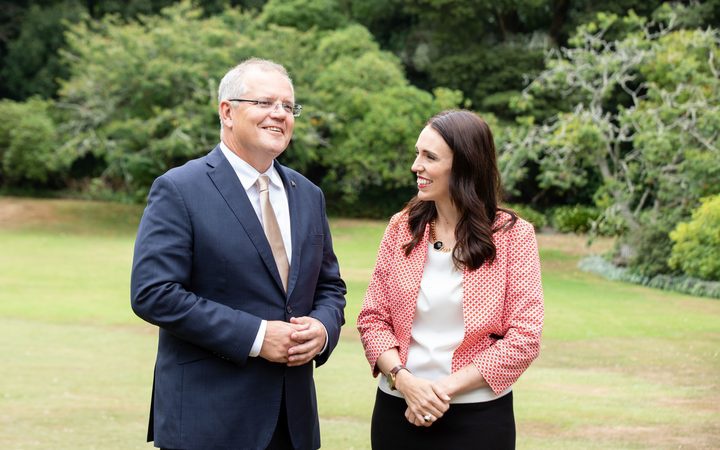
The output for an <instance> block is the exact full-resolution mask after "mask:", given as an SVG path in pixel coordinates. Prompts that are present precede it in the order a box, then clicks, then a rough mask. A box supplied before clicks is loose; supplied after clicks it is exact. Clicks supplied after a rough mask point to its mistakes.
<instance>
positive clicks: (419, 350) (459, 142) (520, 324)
mask: <svg viewBox="0 0 720 450" xmlns="http://www.w3.org/2000/svg"><path fill="white" fill-rule="evenodd" d="M415 153H416V155H417V156H416V158H415V162H414V163H413V165H412V171H413V172H414V173H415V174H416V175H417V186H418V192H417V195H416V196H415V197H414V198H413V199H412V200H410V202H409V203H408V205H407V206H406V207H405V209H403V210H402V211H401V212H399V213H398V214H396V215H395V216H393V218H392V219H391V220H390V223H389V225H388V227H387V229H386V230H385V235H384V236H383V239H382V242H381V244H380V250H379V252H378V258H377V262H376V265H375V270H374V272H373V275H372V279H371V282H370V285H369V287H368V290H367V293H366V295H365V300H364V302H363V307H362V310H361V311H360V315H359V317H358V330H359V331H360V335H361V338H362V343H363V346H364V347H365V354H366V356H367V359H368V361H369V362H370V366H371V368H372V370H373V376H377V375H378V374H379V373H382V374H384V375H385V376H384V377H381V378H380V382H379V386H378V388H379V389H378V392H377V396H376V400H375V409H374V411H373V417H372V433H371V441H372V447H373V449H376V450H382V449H393V450H398V449H401V448H408V449H424V448H427V449H440V448H442V449H469V448H488V449H512V448H514V447H515V419H514V414H513V404H512V392H511V386H512V385H513V383H514V382H515V381H516V380H517V379H518V377H519V376H520V375H521V374H522V373H523V372H524V371H525V369H527V368H528V366H529V365H530V363H531V362H532V361H533V360H534V359H535V358H536V357H537V355H538V353H539V350H540V334H541V331H542V321H543V295H542V286H541V283H540V262H539V257H538V251H537V243H536V241H535V233H534V230H533V227H532V225H530V224H529V223H528V222H526V221H524V220H522V219H520V218H518V217H517V216H516V215H515V214H514V213H513V212H512V211H509V210H506V209H503V208H500V207H499V205H498V201H499V196H500V191H501V189H500V175H499V173H498V169H497V163H496V156H495V145H494V143H493V137H492V133H491V132H490V128H489V127H488V125H487V123H485V121H483V120H482V119H481V118H480V117H478V116H477V115H475V114H474V113H472V112H470V111H457V110H453V111H445V112H442V113H440V114H438V115H436V116H435V117H433V118H432V119H430V120H429V121H428V123H427V125H426V126H425V128H424V129H423V130H422V132H421V133H420V136H419V137H418V140H417V144H416V149H415Z"/></svg>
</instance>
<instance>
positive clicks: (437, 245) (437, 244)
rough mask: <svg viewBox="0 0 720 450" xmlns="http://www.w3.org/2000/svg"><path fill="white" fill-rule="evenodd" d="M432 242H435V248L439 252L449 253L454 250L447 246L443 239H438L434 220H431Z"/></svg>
mask: <svg viewBox="0 0 720 450" xmlns="http://www.w3.org/2000/svg"><path fill="white" fill-rule="evenodd" d="M430 242H432V243H433V248H434V249H435V250H437V251H439V252H443V253H447V252H450V251H451V250H452V248H447V247H445V244H443V242H442V241H440V240H437V239H436V236H435V221H434V220H433V221H432V222H430Z"/></svg>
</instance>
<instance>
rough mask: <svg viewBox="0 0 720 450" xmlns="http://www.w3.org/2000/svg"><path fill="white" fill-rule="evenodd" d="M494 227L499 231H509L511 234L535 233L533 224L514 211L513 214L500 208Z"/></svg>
mask: <svg viewBox="0 0 720 450" xmlns="http://www.w3.org/2000/svg"><path fill="white" fill-rule="evenodd" d="M493 229H495V230H497V232H498V233H507V234H509V235H525V234H528V233H530V234H535V228H534V227H533V225H532V224H531V223H530V222H528V221H527V220H525V219H523V218H522V217H520V216H518V215H517V213H515V212H514V211H513V214H510V213H509V212H507V211H502V210H499V211H498V212H497V215H496V216H495V223H494V224H493Z"/></svg>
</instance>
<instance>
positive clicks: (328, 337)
mask: <svg viewBox="0 0 720 450" xmlns="http://www.w3.org/2000/svg"><path fill="white" fill-rule="evenodd" d="M318 322H320V321H319V320H318ZM320 325H322V322H320ZM322 327H323V330H325V345H324V346H323V349H322V350H320V353H324V352H325V350H327V347H328V341H329V340H330V336H328V332H327V328H325V325H322ZM320 353H318V355H319V354H320Z"/></svg>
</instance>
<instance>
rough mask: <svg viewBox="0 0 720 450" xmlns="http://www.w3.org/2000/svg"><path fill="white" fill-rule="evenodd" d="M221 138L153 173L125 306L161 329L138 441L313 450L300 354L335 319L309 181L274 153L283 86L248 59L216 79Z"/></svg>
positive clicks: (290, 117) (286, 97) (308, 364)
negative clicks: (144, 437)
mask: <svg viewBox="0 0 720 450" xmlns="http://www.w3.org/2000/svg"><path fill="white" fill-rule="evenodd" d="M218 100H219V115H220V122H221V133H220V139H221V142H220V144H219V145H218V146H217V147H215V149H214V150H212V151H211V152H210V153H209V154H208V155H206V156H205V157H203V158H199V159H196V160H193V161H190V162H188V163H187V164H185V165H183V166H182V167H178V168H175V169H171V170H170V171H168V172H167V173H165V174H164V175H162V176H160V177H159V178H158V179H156V180H155V182H154V183H153V186H152V188H151V189H150V194H149V196H148V204H147V208H146V209H145V212H144V214H143V218H142V221H141V222H140V227H139V230H138V236H137V241H136V243H135V256H134V260H133V271H132V281H131V285H132V286H131V297H132V307H133V310H134V311H135V313H136V314H137V315H138V316H140V317H141V318H143V319H144V320H146V321H148V322H150V323H152V324H154V325H157V326H158V327H160V331H159V342H158V354H157V361H156V365H155V379H154V382H153V400H152V405H151V414H150V425H149V430H148V441H151V440H154V443H155V446H157V447H161V448H172V449H187V450H190V449H266V448H269V449H291V448H295V449H317V448H319V447H320V431H319V424H318V416H317V402H316V398H315V386H314V383H313V366H312V360H314V361H315V363H316V364H317V365H318V366H319V365H320V364H323V363H324V362H325V361H327V359H328V357H329V355H330V353H331V352H332V350H333V348H334V347H335V345H336V344H337V342H338V338H339V333H340V327H341V326H342V325H343V323H344V316H343V309H344V307H345V298H344V295H345V292H346V291H345V283H344V282H343V281H342V279H341V278H340V273H339V269H338V263H337V258H336V257H335V254H334V252H333V248H332V241H331V238H330V231H329V228H328V222H327V218H326V216H325V200H324V197H323V195H322V192H321V191H320V189H319V188H318V187H317V186H315V185H313V184H312V183H311V182H310V181H308V180H307V179H306V178H305V177H303V176H302V175H300V174H298V173H297V172H295V171H293V170H291V169H288V168H286V167H284V166H281V165H280V164H278V163H277V162H276V161H275V158H276V157H278V156H279V155H280V154H282V152H283V151H284V150H285V148H286V147H287V146H288V143H289V142H290V138H291V137H292V133H293V127H294V124H295V117H294V116H295V115H299V112H300V108H301V107H300V105H296V104H295V94H294V90H293V85H292V82H291V80H290V78H289V76H288V74H287V72H286V71H285V69H284V68H283V67H282V66H280V65H278V64H275V63H273V62H271V61H267V60H260V59H255V58H253V59H250V60H247V61H245V62H243V63H242V64H240V65H239V66H237V67H235V68H233V69H232V70H230V71H229V72H228V73H227V74H226V75H225V77H224V78H223V79H222V81H221V82H220V87H219V92H218Z"/></svg>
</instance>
